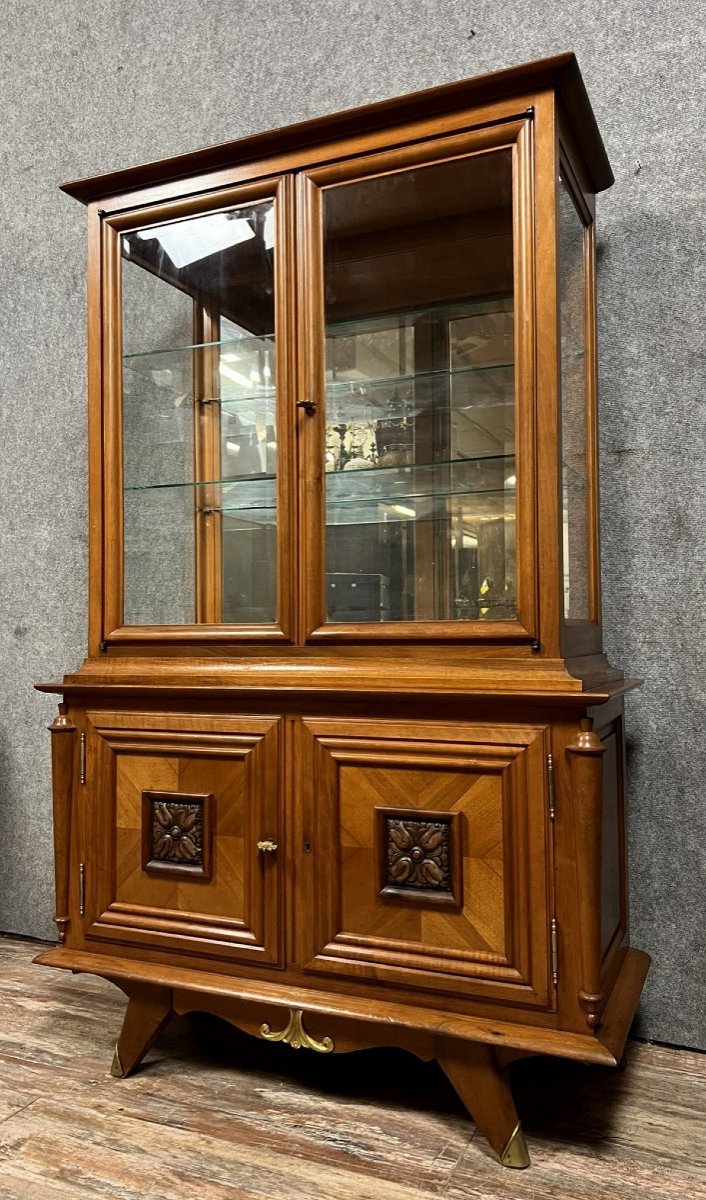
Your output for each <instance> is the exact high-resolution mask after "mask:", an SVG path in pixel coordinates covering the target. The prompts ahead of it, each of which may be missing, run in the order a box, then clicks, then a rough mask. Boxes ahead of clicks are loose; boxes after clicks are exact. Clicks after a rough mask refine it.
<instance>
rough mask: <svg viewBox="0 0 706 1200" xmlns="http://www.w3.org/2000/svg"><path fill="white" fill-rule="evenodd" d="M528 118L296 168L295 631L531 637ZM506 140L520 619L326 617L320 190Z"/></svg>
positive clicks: (496, 146) (386, 636)
mask: <svg viewBox="0 0 706 1200" xmlns="http://www.w3.org/2000/svg"><path fill="white" fill-rule="evenodd" d="M533 124H534V122H533V119H532V114H531V112H528V113H526V114H525V115H524V116H523V117H520V118H518V117H517V116H513V117H508V118H507V119H505V120H502V119H501V120H498V121H497V122H495V123H493V124H491V125H487V126H482V127H480V128H475V129H471V130H466V131H464V132H463V133H457V134H453V135H448V136H445V137H444V136H441V137H432V138H430V139H429V140H426V141H423V142H415V143H411V144H410V143H405V144H402V145H397V146H394V147H392V148H388V149H386V150H383V151H381V152H378V153H375V154H370V155H367V156H364V157H355V158H351V159H345V160H342V161H334V162H331V163H328V164H327V165H324V166H318V167H315V168H312V169H308V170H304V171H302V172H301V173H300V174H299V176H298V178H297V188H298V192H297V215H298V233H299V236H298V239H297V251H298V271H297V283H298V305H297V315H298V324H299V335H300V345H301V353H300V357H299V376H298V391H299V394H300V395H301V396H304V397H306V398H307V399H311V400H313V401H314V403H315V405H316V409H317V411H316V414H315V415H313V416H307V415H305V414H303V413H302V414H300V417H299V429H300V448H301V456H300V504H301V513H302V561H303V562H304V563H305V564H306V566H307V570H306V573H305V575H304V577H303V579H302V586H301V588H300V592H299V596H300V606H301V623H300V637H301V639H302V640H307V641H310V642H320V641H325V642H347V641H348V642H350V641H359V642H360V641H362V642H368V641H372V642H375V641H381V640H382V641H399V640H403V641H405V642H409V641H424V642H428V641H429V640H434V641H442V642H443V641H451V642H454V641H462V642H494V641H498V640H502V641H505V642H524V643H527V642H533V641H534V640H535V639H536V637H537V631H538V597H537V565H536V550H535V540H536V533H535V530H536V482H535V396H536V375H535V299H534V278H535V267H534V232H533V230H534V181H533V171H532V166H533V152H532V146H533V136H534V135H533ZM504 150H510V151H511V153H512V156H513V198H514V200H513V251H514V253H513V262H514V295H515V405H516V409H515V411H516V445H515V455H516V474H517V489H516V497H517V499H516V521H517V555H518V560H517V608H518V619H517V620H515V621H492V622H491V621H488V622H483V621H474V622H472V621H468V622H460V621H459V622H456V621H395V622H380V623H379V624H372V623H371V624H366V623H343V622H341V623H340V624H339V623H336V624H333V623H326V619H325V617H326V612H325V507H324V506H325V477H324V473H323V471H322V466H321V464H322V462H323V445H324V437H325V426H324V421H325V377H324V336H323V330H324V281H323V237H322V207H323V206H322V196H323V192H324V190H325V189H326V188H328V187H335V186H340V185H344V186H345V185H346V184H348V183H353V182H356V181H358V180H360V179H366V178H371V177H374V176H376V175H385V174H390V173H393V172H396V171H402V170H405V169H410V168H413V167H415V166H423V165H433V164H436V163H442V162H445V161H449V160H452V161H453V160H458V159H462V158H467V157H473V156H477V155H480V154H487V153H492V152H495V151H504Z"/></svg>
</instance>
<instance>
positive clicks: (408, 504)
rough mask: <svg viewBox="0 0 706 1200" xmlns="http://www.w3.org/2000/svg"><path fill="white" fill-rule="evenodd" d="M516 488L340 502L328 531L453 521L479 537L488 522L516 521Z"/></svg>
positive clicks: (331, 510) (329, 515)
mask: <svg viewBox="0 0 706 1200" xmlns="http://www.w3.org/2000/svg"><path fill="white" fill-rule="evenodd" d="M514 512H515V490H514V488H496V489H490V490H486V491H476V492H473V491H459V492H435V493H434V494H432V495H429V494H427V495H421V494H418V493H417V494H413V495H407V496H405V495H400V496H395V497H388V498H383V497H381V496H371V497H369V498H368V499H345V500H337V501H334V502H333V503H331V504H329V505H327V511H326V525H327V527H331V526H339V525H349V526H350V525H378V526H384V525H387V524H395V525H400V524H403V523H405V522H409V523H414V524H417V525H419V524H420V523H422V522H425V521H436V522H439V521H442V520H444V521H451V522H455V523H457V524H458V525H459V526H461V527H463V528H464V529H465V530H466V531H468V532H470V533H475V532H477V530H478V526H479V525H481V524H482V523H483V522H485V521H492V520H498V519H500V520H508V519H512V518H513V517H514Z"/></svg>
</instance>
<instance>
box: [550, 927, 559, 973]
mask: <svg viewBox="0 0 706 1200" xmlns="http://www.w3.org/2000/svg"><path fill="white" fill-rule="evenodd" d="M551 944H552V983H553V984H554V987H556V985H557V984H558V982H559V931H558V926H557V923H556V917H552V925H551Z"/></svg>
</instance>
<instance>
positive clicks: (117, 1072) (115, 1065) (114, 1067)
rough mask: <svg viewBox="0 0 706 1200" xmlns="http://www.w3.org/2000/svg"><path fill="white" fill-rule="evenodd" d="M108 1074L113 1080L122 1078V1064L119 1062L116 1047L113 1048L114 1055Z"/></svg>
mask: <svg viewBox="0 0 706 1200" xmlns="http://www.w3.org/2000/svg"><path fill="white" fill-rule="evenodd" d="M110 1073H111V1075H112V1076H113V1078H114V1079H122V1078H123V1076H124V1072H123V1067H122V1063H121V1062H120V1055H119V1054H118V1047H117V1046H116V1047H115V1054H114V1055H113V1061H112V1063H111V1064H110Z"/></svg>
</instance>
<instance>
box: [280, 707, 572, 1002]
mask: <svg viewBox="0 0 706 1200" xmlns="http://www.w3.org/2000/svg"><path fill="white" fill-rule="evenodd" d="M302 738H303V747H302V752H301V756H300V760H301V771H302V774H301V780H300V788H301V793H300V795H301V818H300V819H301V822H302V828H301V838H302V847H303V852H302V856H301V862H302V867H301V872H300V877H301V889H302V898H303V915H302V918H301V920H300V921H299V929H300V946H299V950H300V962H302V963H303V964H304V969H305V970H307V971H310V972H316V973H326V974H327V975H329V976H331V975H334V976H340V977H343V978H349V979H351V978H354V979H359V980H367V981H370V980H375V981H379V982H384V983H387V984H394V985H397V986H401V987H405V988H425V989H431V990H434V991H437V992H439V991H441V992H444V991H445V992H453V993H455V994H456V995H463V996H469V997H471V996H472V997H474V998H477V999H484V1000H493V1001H495V1000H500V1001H503V1002H510V1003H516V1004H520V1005H523V1006H527V1005H532V1006H544V1007H549V1006H550V1005H551V1002H552V999H553V993H552V990H551V986H550V975H549V942H550V933H549V929H550V920H551V917H550V913H549V905H548V893H549V888H550V861H549V845H550V837H549V828H548V827H549V821H548V800H547V794H546V790H545V788H546V779H545V767H546V751H547V748H548V747H547V730H546V729H545V727H542V726H527V725H512V726H510V725H508V726H497V725H495V726H487V727H486V726H482V725H475V724H473V725H471V724H446V723H441V722H430V723H426V722H421V721H413V722H412V721H410V722H393V721H389V722H388V721H375V722H369V721H368V722H366V721H360V720H352V719H351V720H340V721H339V720H324V719H321V720H314V719H312V720H306V721H305V722H304V723H303V728H302Z"/></svg>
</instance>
